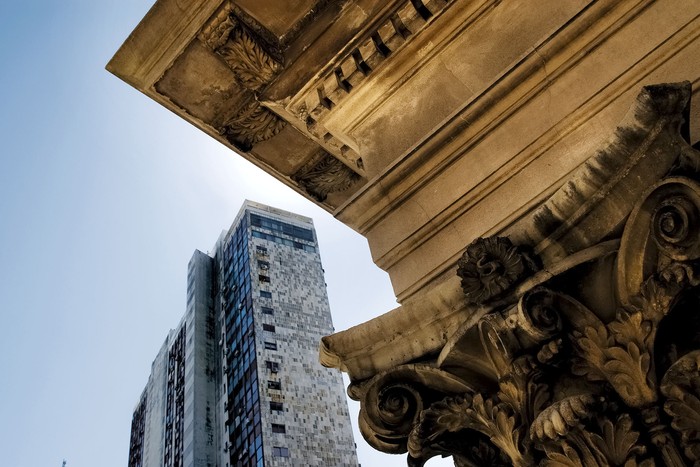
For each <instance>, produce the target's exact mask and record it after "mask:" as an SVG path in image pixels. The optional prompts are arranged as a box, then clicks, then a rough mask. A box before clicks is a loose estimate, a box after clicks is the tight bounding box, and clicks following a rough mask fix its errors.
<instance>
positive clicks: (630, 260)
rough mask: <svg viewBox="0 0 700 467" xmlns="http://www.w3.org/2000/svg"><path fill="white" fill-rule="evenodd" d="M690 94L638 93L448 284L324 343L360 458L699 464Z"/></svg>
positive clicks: (697, 187) (697, 158)
mask: <svg viewBox="0 0 700 467" xmlns="http://www.w3.org/2000/svg"><path fill="white" fill-rule="evenodd" d="M690 95H691V86H690V84H689V83H679V84H665V85H657V86H648V87H645V88H643V90H642V92H641V93H640V94H639V96H638V97H637V100H636V103H635V105H634V106H633V107H632V109H631V111H630V112H629V114H628V116H627V117H626V118H625V120H624V121H623V123H622V124H621V126H620V127H618V129H617V131H616V132H615V135H614V137H613V138H612V139H611V140H610V142H609V143H608V144H607V145H605V147H603V148H602V149H601V150H600V151H598V152H597V153H596V154H593V155H591V156H590V158H589V159H588V161H587V162H586V163H585V164H584V165H582V166H581V167H580V169H579V170H578V171H577V172H576V173H574V174H573V175H572V176H571V177H570V179H569V180H568V182H567V183H565V184H564V185H563V186H562V187H561V188H560V189H559V190H558V191H557V192H555V193H554V194H553V195H552V196H551V197H550V198H549V199H548V200H547V201H545V202H544V203H543V204H542V205H541V206H540V208H539V209H537V210H535V211H534V213H533V214H532V215H531V216H528V217H527V218H525V219H523V220H522V221H521V222H519V223H518V224H517V225H515V226H513V227H512V228H510V229H508V230H507V231H504V232H502V233H501V234H500V235H502V236H493V237H488V238H480V239H476V240H474V241H473V242H472V243H470V244H469V246H468V247H467V249H466V251H465V253H464V255H463V256H462V258H461V259H460V260H459V262H458V264H457V265H455V266H456V270H457V273H458V277H457V276H454V277H453V278H451V279H448V280H445V281H444V282H442V283H441V284H439V285H438V286H435V287H434V288H433V289H432V290H431V291H430V292H429V293H427V294H426V295H424V296H423V298H421V299H416V300H413V301H411V302H409V303H406V304H404V305H403V306H402V307H399V308H397V309H395V310H393V311H391V312H389V313H387V314H385V315H383V316H380V317H379V318H376V319H374V320H372V321H370V322H368V323H365V324H363V325H360V326H356V327H354V328H352V329H349V330H347V331H344V332H341V333H338V334H335V335H333V336H329V337H326V338H324V339H323V343H322V350H321V360H322V363H323V364H324V365H328V366H335V367H338V368H341V369H343V370H344V371H347V372H348V373H349V374H350V377H351V380H352V384H351V385H350V387H349V389H348V393H349V394H350V395H351V396H352V397H353V398H355V399H357V400H360V401H361V410H360V429H361V432H362V434H363V436H364V437H365V438H366V439H367V440H368V442H369V443H370V444H371V445H373V446H374V447H375V448H377V449H379V450H381V451H384V452H389V453H402V452H408V453H409V465H411V466H422V465H423V464H424V462H425V461H426V460H427V459H429V458H430V457H433V456H435V455H452V456H453V457H454V459H455V463H456V465H459V466H462V465H499V466H506V465H515V466H531V465H554V464H557V465H562V464H563V465H622V464H624V465H639V466H651V465H673V466H681V465H690V464H693V463H698V462H700V439H698V438H697V427H698V426H700V420H698V419H697V417H696V416H695V415H694V414H696V412H693V410H692V409H691V406H692V405H693V403H694V402H693V401H697V400H698V397H700V392H699V389H698V388H700V376H699V375H700V372H699V371H698V369H699V368H700V321H699V320H698V318H697V312H696V310H697V308H698V306H700V272H698V271H700V241H699V240H698V239H700V153H698V152H697V151H696V150H694V149H693V148H692V147H691V146H690V145H689V144H688V142H687V134H684V128H687V125H686V123H687V118H688V112H687V111H688V107H689V99H690ZM684 136H685V138H684ZM460 279H461V284H460ZM460 285H461V288H460ZM623 435H624V436H623ZM619 437H624V445H623V446H621V445H620V442H621V441H619V440H621V439H623V438H619ZM594 457H595V458H596V459H597V460H596V461H595V462H594V463H591V464H587V463H584V462H583V461H582V459H589V458H590V459H593V458H594ZM587 462H588V461H587Z"/></svg>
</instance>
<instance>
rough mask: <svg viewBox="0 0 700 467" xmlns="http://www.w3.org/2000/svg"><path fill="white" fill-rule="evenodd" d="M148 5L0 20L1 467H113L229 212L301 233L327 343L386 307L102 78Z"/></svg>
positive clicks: (254, 195)
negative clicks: (319, 294)
mask: <svg viewBox="0 0 700 467" xmlns="http://www.w3.org/2000/svg"><path fill="white" fill-rule="evenodd" d="M151 4H152V0H120V1H113V0H90V1H88V0H67V1H64V2H58V1H53V2H52V1H37V0H25V1H24V2H11V1H5V2H0V22H1V24H2V28H0V84H1V86H0V97H1V99H0V102H1V103H2V110H1V111H0V131H1V136H2V143H3V148H2V156H1V159H0V161H1V164H2V165H1V167H2V169H1V170H0V265H1V266H0V268H1V269H0V271H1V272H0V313H1V315H0V316H1V317H2V322H3V326H2V329H3V331H4V332H3V337H2V339H0V445H1V446H3V449H2V460H1V461H0V463H1V464H2V465H3V466H8V467H54V466H55V467H60V465H61V462H62V460H63V459H66V460H67V466H68V467H126V465H127V454H128V443H129V428H130V423H131V414H132V410H133V408H134V405H135V403H136V401H137V399H138V396H139V395H140V393H141V391H142V389H143V387H144V385H145V383H146V380H147V377H148V373H149V371H150V364H151V361H152V359H153V357H154V356H155V355H156V352H157V351H158V349H159V348H160V345H161V344H162V342H163V339H164V338H165V335H166V333H167V331H168V329H169V328H171V327H174V326H176V325H177V323H178V321H179V319H180V317H181V316H182V315H183V313H184V305H185V288H186V270H187V262H188V260H189V258H190V256H191V255H192V252H193V251H194V249H200V250H203V251H207V249H208V248H209V247H211V246H212V245H213V244H214V242H215V241H216V239H217V237H218V235H219V233H220V232H221V230H222V229H226V228H228V226H229V225H230V223H231V221H232V220H233V217H234V216H235V214H236V212H237V211H238V209H239V207H240V205H241V203H242V202H243V200H244V199H246V198H248V199H252V200H255V201H259V202H263V203H266V204H270V205H273V206H276V207H280V208H282V209H287V210H290V211H293V212H298V213H300V214H304V215H307V216H310V217H312V218H314V221H315V223H316V228H317V232H318V236H319V241H320V248H321V255H322V259H323V262H324V267H325V269H326V273H327V277H326V281H327V283H328V291H329V298H330V301H331V307H332V310H333V317H334V322H335V327H336V329H338V330H341V329H346V328H348V327H350V326H352V325H355V324H358V323H360V322H362V321H366V320H367V319H370V318H372V317H374V316H377V315H379V314H381V313H383V312H385V311H388V310H389V309H391V308H393V307H394V306H396V305H395V301H394V297H393V294H392V292H391V286H390V283H389V280H388V277H387V275H386V274H385V273H383V272H382V271H380V270H379V269H377V268H376V267H375V266H374V265H373V264H372V262H371V259H370V253H369V250H368V248H367V245H366V241H365V240H364V239H363V238H362V237H361V236H359V235H357V234H355V233H353V232H352V231H351V230H350V229H348V228H347V227H345V226H343V225H342V224H341V223H340V222H338V221H335V220H334V219H333V218H332V217H331V216H330V215H328V214H327V213H325V212H324V211H323V210H321V209H320V208H318V207H316V206H315V205H313V204H312V203H311V202H309V201H307V200H305V199H304V198H302V197H301V196H299V195H297V194H295V193H294V192H292V191H291V190H289V189H288V188H286V187H284V186H283V185H282V184H281V183H279V182H277V181H275V180H273V179H272V178H271V177H269V176H267V175H266V174H264V173H263V172H261V171H260V170H258V169H257V168H255V167H253V166H252V165H251V164H249V163H247V162H245V161H244V160H243V159H242V158H241V157H239V156H237V155H235V154H234V153H232V152H231V151H229V150H228V149H226V148H225V147H223V146H221V145H220V144H219V143H217V142H216V141H214V140H212V139H211V138H209V137H207V136H206V135H204V133H201V132H200V131H198V130H196V129H195V128H194V127H192V126H191V125H189V124H188V123H186V122H184V121H183V120H181V119H179V118H178V117H176V116H175V115H173V114H172V113H170V112H169V111H167V110H166V109H164V108H162V107H161V106H159V105H158V104H156V103H155V102H153V101H151V100H150V99H148V98H146V97H145V96H143V95H142V94H140V93H139V92H137V91H135V90H134V89H132V88H130V87H129V86H128V85H126V84H125V83H123V82H121V81H119V80H118V79H117V78H115V77H114V76H112V75H110V74H109V73H108V72H106V71H105V70H104V67H105V65H106V63H107V62H108V61H109V59H110V58H111V56H112V55H113V54H114V52H116V50H117V48H118V47H119V46H120V45H121V43H122V42H123V40H124V39H125V38H126V37H127V36H128V34H129V33H130V32H131V30H132V29H133V28H134V27H135V26H136V24H138V22H139V21H140V19H141V18H142V17H143V16H144V15H145V14H146V12H147V11H148V9H149V8H150V6H151ZM351 412H352V413H356V412H357V403H352V404H351ZM353 423H355V420H353ZM356 438H357V439H356V441H357V443H358V448H359V456H360V462H361V463H362V464H363V465H364V466H366V467H371V466H375V465H382V466H386V467H389V466H394V465H396V466H400V465H401V466H402V465H405V460H404V457H403V456H400V457H399V456H386V455H381V454H378V453H374V452H373V451H372V450H371V449H370V448H368V447H367V446H366V443H364V441H363V440H362V439H361V438H360V437H359V435H357V434H356ZM429 465H430V466H437V465H451V463H449V462H447V461H435V462H431V463H429Z"/></svg>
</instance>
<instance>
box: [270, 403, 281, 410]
mask: <svg viewBox="0 0 700 467" xmlns="http://www.w3.org/2000/svg"><path fill="white" fill-rule="evenodd" d="M270 410H272V411H273V412H282V411H283V410H284V404H282V403H281V402H270Z"/></svg>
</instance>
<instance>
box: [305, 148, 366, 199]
mask: <svg viewBox="0 0 700 467" xmlns="http://www.w3.org/2000/svg"><path fill="white" fill-rule="evenodd" d="M360 178H361V177H360V175H358V174H357V173H355V172H354V171H352V170H351V169H350V168H349V167H348V166H346V165H345V164H343V163H342V162H340V161H339V160H338V159H336V158H335V157H333V156H332V155H330V154H328V153H326V152H323V153H322V155H321V157H320V158H318V157H317V158H314V159H313V160H311V161H310V162H309V163H307V164H306V165H304V166H303V167H302V168H301V169H299V171H297V173H295V174H294V175H292V180H294V181H295V182H297V183H298V184H299V185H301V186H302V187H303V188H304V190H306V192H307V193H309V194H310V195H311V196H313V197H314V198H315V199H316V200H318V201H319V202H323V201H324V200H325V199H326V197H327V196H328V194H329V193H335V192H338V191H344V190H347V189H348V188H350V187H351V186H352V185H353V184H355V182H357V181H358V180H360Z"/></svg>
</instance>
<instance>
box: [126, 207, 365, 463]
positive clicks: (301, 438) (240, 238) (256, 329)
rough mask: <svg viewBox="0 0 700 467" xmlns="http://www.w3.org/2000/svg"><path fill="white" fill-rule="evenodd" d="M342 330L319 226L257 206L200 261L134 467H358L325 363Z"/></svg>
mask: <svg viewBox="0 0 700 467" xmlns="http://www.w3.org/2000/svg"><path fill="white" fill-rule="evenodd" d="M332 331H333V327H332V322H331V316H330V308H329V304H328V298H327V296H326V289H325V282H324V277H323V269H322V266H321V259H320V255H319V252H318V246H317V242H316V236H315V231H314V229H313V224H312V222H311V220H310V219H308V218H305V217H302V216H298V215H295V214H291V213H288V212H284V211H280V210H277V209H274V208H271V207H268V206H264V205H260V204H257V203H253V202H250V201H247V202H246V203H245V204H244V206H243V207H242V208H241V211H240V213H239V214H238V216H237V218H236V220H235V221H234V223H233V225H232V227H231V229H230V230H229V231H228V232H227V233H225V234H223V235H222V236H221V238H220V239H219V241H218V242H217V244H216V246H215V248H214V251H213V252H212V255H211V256H210V255H207V254H204V253H201V252H199V251H196V252H195V254H194V255H193V257H192V260H191V261H190V264H189V268H188V294H187V313H186V315H185V318H184V319H183V321H182V322H181V324H180V326H179V327H178V328H177V329H176V330H174V331H171V333H170V335H169V336H168V339H166V343H165V344H164V346H163V349H161V352H160V353H159V355H158V357H157V358H156V360H155V361H154V363H153V372H152V374H151V377H150V378H149V383H148V386H147V387H146V389H145V390H144V393H143V395H142V397H141V400H140V402H139V404H138V406H137V408H136V410H135V411H134V419H133V423H132V434H131V448H130V454H129V467H152V466H154V467H156V466H157V467H160V466H165V467H190V466H196V467H199V466H201V467H214V466H220V467H233V466H256V467H258V466H268V467H274V466H300V467H301V466H304V467H306V466H309V467H312V466H337V467H356V466H357V465H358V463H357V457H356V454H355V445H354V441H353V437H352V429H351V426H350V420H349V415H348V410H347V402H346V399H345V393H344V389H343V382H342V378H341V375H340V373H339V372H336V371H334V370H329V369H327V368H324V367H322V366H321V365H320V364H319V363H318V343H319V340H320V338H321V337H322V336H324V335H327V334H329V333H331V332H332ZM154 401H155V402H154ZM329 441H332V445H329Z"/></svg>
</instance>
